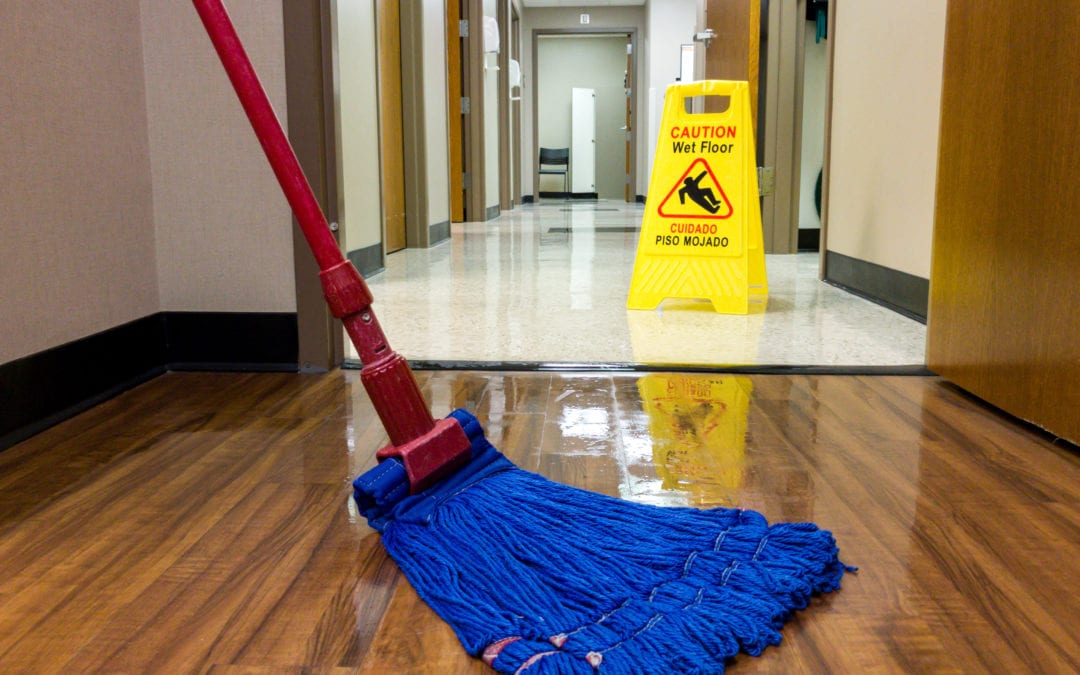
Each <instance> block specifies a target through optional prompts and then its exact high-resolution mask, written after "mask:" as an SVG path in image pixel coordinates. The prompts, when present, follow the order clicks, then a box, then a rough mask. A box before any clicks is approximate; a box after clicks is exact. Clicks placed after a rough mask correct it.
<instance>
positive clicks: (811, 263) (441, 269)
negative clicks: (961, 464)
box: [353, 201, 926, 366]
mask: <svg viewBox="0 0 1080 675" xmlns="http://www.w3.org/2000/svg"><path fill="white" fill-rule="evenodd" d="M641 217H642V207H641V206H640V205H627V204H622V203H621V202H583V203H567V202H560V201H552V202H543V203H541V204H539V205H526V206H522V207H518V208H517V209H515V210H513V211H510V212H506V213H504V214H503V215H501V216H500V217H498V218H496V219H493V220H491V221H488V222H485V223H464V224H455V225H453V227H452V228H451V232H452V234H451V238H450V240H449V241H447V242H443V243H441V244H438V245H436V246H434V247H432V248H430V249H406V250H404V251H400V252H398V253H394V254H392V255H390V256H388V257H387V267H386V270H385V271H384V272H381V273H379V274H376V275H373V276H372V277H371V278H370V279H369V280H368V283H369V285H370V287H371V289H372V292H373V293H374V295H375V310H376V312H377V314H378V316H379V319H380V321H381V323H382V325H383V328H384V329H385V330H386V334H387V336H388V337H389V338H390V341H391V344H392V345H393V346H394V348H395V349H397V350H398V351H399V352H401V353H402V354H403V355H404V356H406V357H407V358H409V359H414V360H416V359H422V360H463V361H552V362H568V361H571V362H633V363H649V364H698V365H743V364H745V365H883V366H889V365H921V364H923V363H924V350H925V339H926V327H925V326H924V325H922V324H920V323H918V322H916V321H913V320H911V319H908V318H906V317H904V316H902V315H900V314H897V313H895V312H893V311H890V310H888V309H885V308H883V307H880V306H878V305H875V304H873V303H871V302H868V301H866V300H863V299H862V298H859V297H856V296H854V295H851V294H849V293H846V292H844V291H841V290H839V289H837V288H834V287H832V286H830V285H828V284H825V283H823V282H821V281H819V280H818V278H817V274H818V256H817V254H816V253H803V254H797V255H770V256H766V268H767V273H768V280H769V291H770V293H769V301H768V308H767V311H766V312H765V313H764V314H751V315H748V316H739V315H722V314H716V313H715V312H712V311H711V310H710V308H709V306H708V305H707V304H704V303H698V304H696V305H695V304H693V303H686V302H682V303H679V304H678V306H677V307H676V305H675V303H672V302H668V303H665V305H664V306H662V307H661V308H660V309H659V310H657V311H634V310H627V309H626V296H627V292H628V290H629V283H630V277H631V270H632V268H633V263H634V255H635V251H636V246H637V235H638V232H637V227H638V226H639V225H640V222H641ZM353 356H354V357H355V354H353Z"/></svg>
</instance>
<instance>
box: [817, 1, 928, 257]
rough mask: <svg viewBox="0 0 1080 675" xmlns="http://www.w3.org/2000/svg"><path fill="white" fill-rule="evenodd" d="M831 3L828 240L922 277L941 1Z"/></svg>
mask: <svg viewBox="0 0 1080 675" xmlns="http://www.w3.org/2000/svg"><path fill="white" fill-rule="evenodd" d="M832 5H835V7H833V6H832ZM832 5H830V11H835V12H836V31H835V35H830V36H829V39H830V40H835V43H834V50H835V51H834V55H833V59H834V63H833V84H832V87H833V90H832V91H833V94H832V95H833V102H832V105H833V109H832V139H831V147H830V160H829V162H830V163H829V224H828V235H827V236H828V249H829V250H830V251H835V252H837V253H842V254H844V255H847V256H851V257H853V258H858V259H860V260H865V261H868V262H872V263H876V264H878V265H883V266H885V267H889V268H891V269H894V270H899V271H901V272H907V273H908V274H913V275H915V276H919V277H923V278H926V277H928V276H929V274H930V239H931V235H932V231H933V218H934V184H935V183H934V177H935V167H936V164H937V143H938V121H939V110H940V102H941V61H942V54H943V53H944V49H943V45H944V35H945V3H943V2H941V1H940V0H913V1H912V2H905V3H896V2H892V3H884V2H862V1H861V0H844V1H843V2H836V3H832Z"/></svg>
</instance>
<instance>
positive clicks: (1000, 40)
mask: <svg viewBox="0 0 1080 675" xmlns="http://www.w3.org/2000/svg"><path fill="white" fill-rule="evenodd" d="M1078 34H1080V4H1077V3H1075V2H1062V3H1044V2H1037V1H1036V0H1017V2H1010V3H999V4H995V6H994V9H993V11H987V10H986V9H984V8H983V7H981V6H977V5H973V4H970V3H964V2H955V1H954V2H950V3H949V7H948V15H947V20H946V34H945V65H944V78H943V82H942V95H941V137H940V142H939V143H940V144H939V147H938V177H937V201H936V205H935V210H934V246H933V259H932V264H931V269H930V281H931V283H930V312H929V319H928V323H927V363H928V365H929V366H930V369H931V370H933V371H934V372H936V373H939V374H940V375H942V376H943V377H945V378H947V379H949V380H951V381H953V382H955V383H956V384H958V385H960V386H961V387H963V388H964V389H967V390H968V391H970V392H972V393H973V394H975V395H977V396H979V397H981V398H983V399H985V400H987V401H989V402H990V403H993V404H994V405H996V406H998V407H1000V408H1002V409H1004V410H1006V411H1008V412H1010V413H1012V414H1013V415H1016V416H1017V417H1020V418H1022V419H1025V420H1028V421H1030V422H1034V423H1035V424H1037V425H1039V426H1041V427H1043V428H1045V429H1048V430H1049V431H1051V432H1053V433H1054V434H1057V435H1059V436H1063V437H1065V438H1067V439H1069V440H1071V441H1072V442H1074V443H1077V442H1080V305H1078V301H1077V298H1078V297H1080V262H1078V261H1080V227H1078V226H1077V216H1076V214H1077V213H1080V187H1078V186H1077V180H1076V177H1077V176H1078V175H1080V152H1077V151H1076V148H1077V147H1080V127H1078V126H1077V123H1076V113H1077V111H1078V110H1080V85H1078V84H1077V83H1080V58H1078V57H1077V53H1076V45H1075V42H1076V36H1077V35H1078ZM1015 468H1016V470H1023V467H1015Z"/></svg>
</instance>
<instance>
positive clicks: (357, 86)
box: [336, 0, 382, 251]
mask: <svg viewBox="0 0 1080 675" xmlns="http://www.w3.org/2000/svg"><path fill="white" fill-rule="evenodd" d="M337 11H338V14H337V46H338V64H337V67H338V82H337V85H338V87H337V92H336V98H337V100H338V113H339V117H338V126H339V133H340V134H341V139H340V142H341V146H340V147H341V156H340V157H339V158H338V160H339V161H340V163H341V167H340V171H341V182H342V189H341V193H340V196H339V201H340V212H341V213H340V215H341V221H342V222H341V226H342V231H343V233H344V241H345V247H346V248H347V249H348V250H349V251H356V250H359V249H362V248H367V247H368V246H372V245H374V244H378V243H379V242H381V241H382V216H381V214H382V191H381V189H380V180H381V178H380V176H381V168H380V165H379V152H378V149H379V99H378V74H377V70H376V54H375V4H374V2H373V0H351V1H350V2H338V3H337Z"/></svg>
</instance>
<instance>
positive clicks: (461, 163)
mask: <svg viewBox="0 0 1080 675" xmlns="http://www.w3.org/2000/svg"><path fill="white" fill-rule="evenodd" d="M446 92H447V97H448V98H447V102H446V104H447V105H446V110H447V116H448V117H449V120H448V125H447V128H448V129H449V140H448V150H449V153H450V220H451V222H455V223H460V222H463V221H464V220H465V186H464V184H463V182H462V180H463V178H464V175H465V158H464V154H463V153H464V145H463V144H462V142H461V125H462V117H461V97H462V96H464V94H463V93H462V89H461V0H447V3H446Z"/></svg>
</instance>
